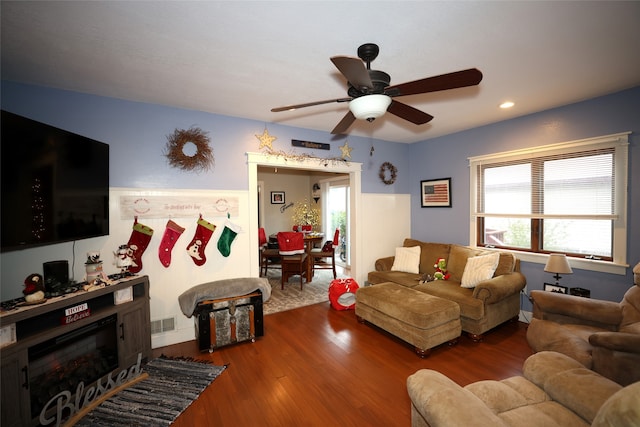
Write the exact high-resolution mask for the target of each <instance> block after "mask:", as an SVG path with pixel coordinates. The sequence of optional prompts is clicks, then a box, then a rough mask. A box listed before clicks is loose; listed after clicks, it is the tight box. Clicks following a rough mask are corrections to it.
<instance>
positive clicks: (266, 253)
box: [258, 227, 281, 277]
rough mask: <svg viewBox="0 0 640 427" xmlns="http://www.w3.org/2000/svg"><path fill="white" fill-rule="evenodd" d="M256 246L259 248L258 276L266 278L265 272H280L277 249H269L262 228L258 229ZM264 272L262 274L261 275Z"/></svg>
mask: <svg viewBox="0 0 640 427" xmlns="http://www.w3.org/2000/svg"><path fill="white" fill-rule="evenodd" d="M258 245H259V246H260V276H261V277H266V275H267V270H268V269H269V268H272V269H274V270H281V267H280V252H279V251H278V249H277V248H270V247H269V242H268V241H267V234H266V233H265V231H264V228H263V227H260V228H258ZM263 270H264V273H263Z"/></svg>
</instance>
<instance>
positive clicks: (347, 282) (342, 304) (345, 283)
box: [329, 278, 360, 310]
mask: <svg viewBox="0 0 640 427" xmlns="http://www.w3.org/2000/svg"><path fill="white" fill-rule="evenodd" d="M359 287H360V286H358V283H357V282H356V281H355V280H353V279H351V278H349V279H335V280H332V281H331V284H330V285H329V301H330V302H331V307H333V308H334V309H336V310H353V309H354V308H355V307H356V291H357V290H358V288H359Z"/></svg>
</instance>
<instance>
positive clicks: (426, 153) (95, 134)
mask: <svg viewBox="0 0 640 427" xmlns="http://www.w3.org/2000/svg"><path fill="white" fill-rule="evenodd" d="M1 94H2V98H1V104H2V108H3V109H5V110H8V111H11V112H14V113H17V114H20V115H23V116H27V117H30V118H32V119H35V120H38V121H42V122H45V123H49V124H51V125H54V126H57V127H61V128H64V129H67V130H70V131H72V132H76V133H79V134H82V135H85V136H88V137H91V138H94V139H97V140H99V141H103V142H106V143H108V144H109V145H110V147H111V151H110V162H111V163H110V164H111V168H110V181H111V186H112V187H133V188H138V187H139V188H168V189H218V190H246V189H247V188H248V178H247V168H246V157H245V153H246V152H258V151H260V150H259V148H258V147H259V141H258V140H257V139H256V137H255V135H256V134H261V133H262V131H263V130H264V127H265V123H263V122H257V121H253V120H247V119H242V118H235V117H226V116H220V115H215V114H210V113H205V112H199V111H190V110H183V109H177V108H171V107H166V106H159V105H151V104H143V103H136V102H129V101H123V100H119V99H113V98H106V97H98V96H93V95H88V94H79V93H74V92H69V91H63V90H57V89H51V88H43V87H36V86H29V85H23V84H17V83H13V82H6V81H3V82H2V92H1ZM516 108H517V107H516ZM639 111H640V88H633V89H630V90H626V91H622V92H619V93H616V94H612V95H609V96H604V97H600V98H596V99H593V100H588V101H584V102H580V103H577V104H572V105H568V106H565V107H562V108H556V109H553V110H548V111H544V112H541V113H537V114H533V115H529V116H524V117H520V118H516V119H512V120H507V121H504V122H499V123H495V124H492V125H488V126H483V127H479V128H476V129H472V130H468V131H465V132H460V133H456V134H452V135H448V136H445V137H440V138H434V139H430V140H427V141H424V142H421V143H416V144H411V145H408V144H397V143H393V142H388V141H379V140H373V141H370V140H369V138H361V137H348V141H349V146H351V147H353V151H352V159H351V160H352V161H354V162H360V163H362V164H363V173H362V191H363V192H365V193H397V194H406V193H410V194H411V195H412V200H413V202H412V203H413V206H412V214H411V222H412V236H413V237H415V238H418V239H423V240H430V241H442V242H455V243H460V244H467V243H468V242H469V236H468V224H469V208H468V204H469V189H468V183H469V170H468V160H467V158H468V157H470V156H477V155H481V154H489V153H494V152H500V151H507V150H513V149H518V148H525V147H533V146H538V145H546V144H551V143H556V142H564V141H571V140H576V139H582V138H589V137H595V136H600V135H606V134H611V133H618V132H623V131H633V134H632V135H631V138H630V141H631V144H630V148H629V166H630V175H629V177H630V183H629V202H630V203H629V212H630V214H629V237H628V262H629V263H630V264H631V265H635V264H636V263H637V262H638V261H640V239H639V238H638V237H639V236H640V225H639V220H638V217H637V215H636V216H634V215H633V213H635V212H638V211H639V209H640V149H639V148H638V144H639V141H640V137H639V136H638V135H639V132H640V114H639V113H638V112H639ZM191 126H196V127H200V128H202V129H203V130H205V131H208V132H209V136H210V139H211V145H212V147H213V149H214V155H215V160H216V164H215V168H214V169H213V170H211V171H208V172H205V173H200V174H196V173H187V172H183V171H181V170H178V169H175V168H172V167H170V166H169V165H168V163H167V161H166V158H165V157H164V156H163V154H162V153H163V150H164V147H165V144H166V137H167V135H169V134H171V133H172V132H173V131H174V129H176V128H179V129H186V128H189V127H191ZM267 128H268V130H269V134H271V135H273V136H276V137H277V138H278V139H277V140H276V141H274V143H273V147H274V149H275V150H280V151H284V152H292V151H295V152H296V153H305V152H306V153H309V154H311V155H315V156H317V157H323V158H329V157H340V155H341V151H340V149H339V147H340V146H342V145H343V144H344V141H345V139H344V138H341V139H337V140H333V139H332V138H333V136H332V135H330V134H329V133H328V132H319V131H312V130H307V129H300V128H294V127H290V126H284V125H279V124H273V123H269V124H267ZM291 139H301V140H309V141H314V142H325V143H330V144H331V151H324V150H303V149H300V148H295V149H293V148H292V147H291V145H290V140H291ZM372 143H373V145H374V146H375V152H374V155H373V156H370V155H369V150H370V146H371V144H372ZM385 161H389V162H391V163H393V164H394V165H395V166H396V167H397V169H398V178H397V181H396V182H395V184H393V185H389V186H387V185H384V184H383V183H382V182H381V181H380V179H379V178H378V170H379V167H380V164H381V163H383V162H385ZM444 177H451V178H452V200H453V207H452V208H437V209H434V208H430V209H421V208H420V203H419V200H420V197H419V182H420V180H424V179H436V178H444ZM398 220H399V221H404V220H408V219H404V218H398ZM381 226H382V225H381ZM43 261H48V260H43ZM2 267H3V268H6V267H7V266H2ZM542 267H543V266H542V265H540V264H535V263H526V262H523V263H522V272H523V273H524V274H525V275H526V277H527V281H528V289H529V290H531V289H541V288H542V284H543V282H544V281H549V279H550V277H549V274H547V273H544V272H543V271H542ZM25 277H26V275H25ZM563 283H564V284H565V285H568V286H579V287H583V288H588V289H590V290H591V291H592V297H594V298H602V299H610V300H613V301H619V300H620V299H621V298H622V295H623V294H624V292H625V291H626V290H627V289H628V288H629V286H630V285H631V284H632V283H633V279H632V274H631V269H629V271H628V273H627V274H626V275H625V276H619V275H612V274H604V273H593V272H588V271H581V270H575V272H574V274H573V275H570V276H569V275H568V276H566V277H565V278H564V279H563ZM525 308H526V304H525Z"/></svg>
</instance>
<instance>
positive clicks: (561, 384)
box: [544, 368, 622, 423]
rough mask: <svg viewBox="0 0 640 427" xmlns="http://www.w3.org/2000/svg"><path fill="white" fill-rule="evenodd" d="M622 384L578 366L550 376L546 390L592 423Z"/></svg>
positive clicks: (555, 399) (545, 386) (546, 383)
mask: <svg viewBox="0 0 640 427" xmlns="http://www.w3.org/2000/svg"><path fill="white" fill-rule="evenodd" d="M621 389H622V386H621V385H620V384H616V383H614V382H613V381H611V380H609V379H608V378H605V377H603V376H602V375H599V374H597V373H596V372H593V371H591V370H589V369H587V368H576V369H571V370H568V371H564V372H560V373H558V374H557V375H554V376H552V377H550V378H549V379H548V380H547V381H546V382H545V385H544V390H545V391H546V392H547V394H549V396H551V398H552V399H553V400H554V401H556V402H558V403H560V404H561V405H562V406H564V407H565V408H568V409H571V410H572V411H573V412H575V413H576V414H578V415H579V416H580V417H582V418H583V419H585V420H586V421H587V422H589V423H591V422H593V420H594V419H595V417H596V415H597V413H598V410H599V409H600V407H601V406H602V405H603V404H604V403H605V402H606V401H607V399H609V397H611V396H612V395H613V394H614V393H616V392H617V391H618V390H621Z"/></svg>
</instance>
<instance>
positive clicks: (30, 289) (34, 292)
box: [22, 273, 44, 303]
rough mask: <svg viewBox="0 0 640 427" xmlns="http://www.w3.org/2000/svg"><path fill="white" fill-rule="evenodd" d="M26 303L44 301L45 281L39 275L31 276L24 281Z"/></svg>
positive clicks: (23, 291)
mask: <svg viewBox="0 0 640 427" xmlns="http://www.w3.org/2000/svg"><path fill="white" fill-rule="evenodd" d="M22 293H23V294H24V299H25V301H26V302H30V303H33V302H39V301H42V300H43V299H44V280H42V276H41V275H39V274H35V273H34V274H30V275H29V276H27V278H26V279H24V289H23V290H22Z"/></svg>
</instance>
